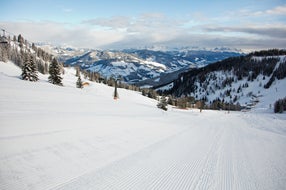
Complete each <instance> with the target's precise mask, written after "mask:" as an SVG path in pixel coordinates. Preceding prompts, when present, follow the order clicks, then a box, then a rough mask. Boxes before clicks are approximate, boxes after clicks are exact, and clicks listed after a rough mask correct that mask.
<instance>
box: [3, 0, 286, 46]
mask: <svg viewBox="0 0 286 190" xmlns="http://www.w3.org/2000/svg"><path fill="white" fill-rule="evenodd" d="M0 6H1V12H0V26H1V28H4V29H6V30H7V31H8V32H11V33H13V34H19V33H21V34H22V35H23V36H24V37H26V38H27V39H28V40H30V41H34V42H40V41H41V42H51V43H57V44H65V45H71V46H75V47H88V48H100V49H122V48H134V47H145V46H169V47H181V46H198V47H206V48H214V47H221V46H224V47H231V48H240V49H243V50H254V49H255V50H256V49H268V48H286V0H212V1H207V0H193V1H191V0H168V1H167V0H152V1H148V0H121V1H119V0H100V1H98V0H86V1H85V0H81V1H76V0H49V1H46V0H18V1H16V0H1V1H0Z"/></svg>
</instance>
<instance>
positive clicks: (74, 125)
mask: <svg viewBox="0 0 286 190" xmlns="http://www.w3.org/2000/svg"><path fill="white" fill-rule="evenodd" d="M20 73H21V71H20V69H19V68H17V67H16V66H14V65H13V64H12V63H2V62H1V63H0V89H1V91H0V189H1V190H18V189H21V190H96V189H99V190H103V189H122V190H126V189H132V190H133V189H143V190H145V189H156V190H157V189H162V190H166V189H172V190H173V189H180V190H181V189H194V190H195V189H218V190H224V189H225V190H229V189H241V190H247V189H249V190H255V189H265V190H269V189H273V190H275V189H277V190H278V189H279V190H280V189H285V187H286V154H285V152H286V115H285V113H284V114H272V113H271V112H270V110H268V111H267V110H264V109H266V108H263V109H262V108H261V106H260V107H259V105H258V107H259V111H253V112H246V113H245V112H231V113H230V114H227V113H226V112H224V111H205V110H204V111H203V112H202V113H200V112H199V111H198V110H187V111H186V110H177V109H174V108H171V107H169V110H168V111H167V112H164V111H161V110H159V109H158V108H156V104H157V102H156V101H155V100H151V99H148V98H146V97H143V96H141V95H140V94H139V93H138V92H132V91H127V90H123V89H119V96H120V99H119V100H117V101H115V100H113V98H112V93H113V88H110V87H107V86H105V85H102V84H97V83H91V85H90V86H88V87H86V88H84V89H82V90H81V89H76V88H75V82H76V80H77V78H76V77H74V74H75V71H74V70H72V69H68V70H66V73H65V75H64V82H63V83H64V85H65V86H64V87H58V86H54V85H51V84H49V83H47V76H43V75H40V79H41V80H40V81H39V82H36V83H32V82H27V81H22V80H20V79H19V75H20ZM267 97H268V99H269V96H267ZM281 98H282V97H281ZM264 104H265V105H269V103H268V102H267V103H265V102H264ZM262 110H264V111H262Z"/></svg>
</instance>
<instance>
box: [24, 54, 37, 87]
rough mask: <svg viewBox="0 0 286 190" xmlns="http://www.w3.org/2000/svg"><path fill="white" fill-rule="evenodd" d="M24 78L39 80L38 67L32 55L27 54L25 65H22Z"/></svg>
mask: <svg viewBox="0 0 286 190" xmlns="http://www.w3.org/2000/svg"><path fill="white" fill-rule="evenodd" d="M21 76H22V79H23V80H28V81H33V82H35V81H38V80H39V78H38V74H37V67H36V63H35V62H34V59H33V57H32V56H31V55H29V54H25V60H24V65H23V67H22V74H21Z"/></svg>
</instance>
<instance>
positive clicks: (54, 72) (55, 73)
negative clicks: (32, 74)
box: [49, 58, 63, 86]
mask: <svg viewBox="0 0 286 190" xmlns="http://www.w3.org/2000/svg"><path fill="white" fill-rule="evenodd" d="M49 74H50V76H49V82H50V83H52V84H55V85H59V86H62V85H63V84H62V77H61V67H60V64H59V63H58V61H57V60H56V58H53V60H52V63H51V64H50V66H49Z"/></svg>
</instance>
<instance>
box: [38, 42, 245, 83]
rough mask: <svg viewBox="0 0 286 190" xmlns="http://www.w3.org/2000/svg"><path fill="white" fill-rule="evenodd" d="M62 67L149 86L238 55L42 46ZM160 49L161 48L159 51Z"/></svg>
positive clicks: (222, 50) (221, 50) (223, 50)
mask: <svg viewBox="0 0 286 190" xmlns="http://www.w3.org/2000/svg"><path fill="white" fill-rule="evenodd" d="M41 47H45V48H46V49H47V50H48V51H50V52H51V53H53V54H54V55H56V56H57V57H58V58H59V60H61V61H62V62H64V64H65V65H66V66H73V67H80V68H81V69H82V70H87V71H89V72H96V73H99V74H100V75H101V76H103V77H107V78H109V77H117V78H121V79H122V80H123V81H124V82H127V83H129V84H136V85H139V86H145V87H152V86H158V85H162V84H164V83H168V82H170V81H172V80H174V79H175V78H177V77H178V75H179V74H180V73H183V72H186V71H188V70H190V69H193V68H200V67H204V66H206V65H208V64H211V63H214V62H217V61H220V60H223V59H226V58H228V57H236V56H241V55H243V53H242V52H241V51H239V50H230V49H226V48H215V49H212V50H207V49H197V48H196V49H195V48H186V47H185V48H181V49H169V50H166V49H165V50H155V49H154V48H151V49H125V50H120V51H119V50H92V49H78V48H70V47H57V46H47V45H43V44H42V46H41ZM161 49H162V48H161Z"/></svg>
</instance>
